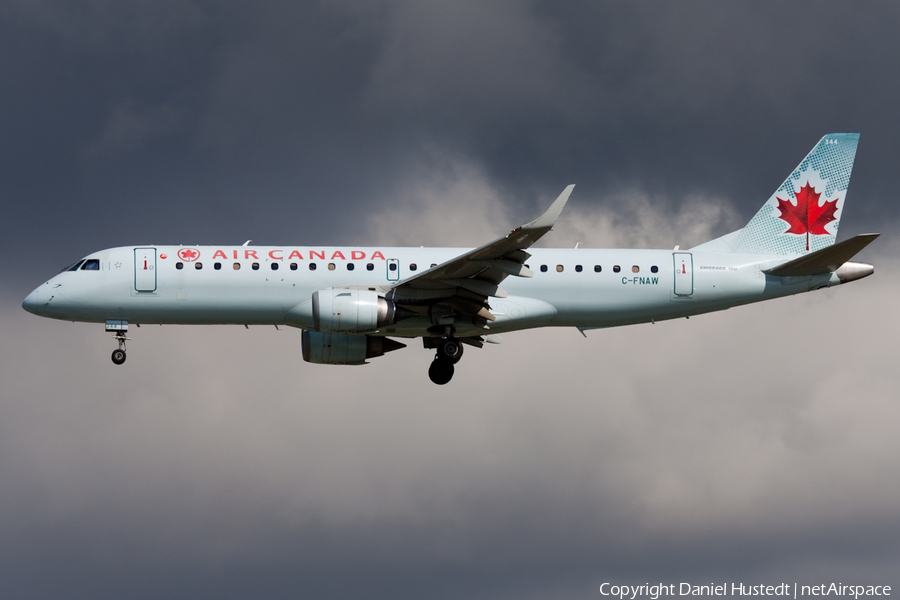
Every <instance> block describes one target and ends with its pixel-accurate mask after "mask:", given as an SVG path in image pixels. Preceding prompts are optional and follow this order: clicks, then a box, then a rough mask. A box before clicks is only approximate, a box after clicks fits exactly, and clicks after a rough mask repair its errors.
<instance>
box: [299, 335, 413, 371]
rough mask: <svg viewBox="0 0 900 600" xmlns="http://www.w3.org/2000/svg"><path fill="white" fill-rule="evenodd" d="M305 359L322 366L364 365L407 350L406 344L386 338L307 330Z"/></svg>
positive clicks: (304, 344)
mask: <svg viewBox="0 0 900 600" xmlns="http://www.w3.org/2000/svg"><path fill="white" fill-rule="evenodd" d="M301 339H302V347H303V360H305V361H306V362H311V363H316V364H320V365H362V364H365V362H366V359H367V358H375V357H376V356H383V355H384V353H385V352H391V351H392V350H399V349H400V348H406V344H401V343H400V342H398V341H395V340H392V339H388V338H385V337H378V336H373V335H354V334H352V333H323V332H320V331H308V330H304V331H303V335H302V336H301Z"/></svg>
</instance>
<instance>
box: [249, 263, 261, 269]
mask: <svg viewBox="0 0 900 600" xmlns="http://www.w3.org/2000/svg"><path fill="white" fill-rule="evenodd" d="M250 268H251V269H253V270H254V271H259V263H253V264H252V265H250Z"/></svg>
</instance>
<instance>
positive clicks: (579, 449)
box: [0, 0, 900, 600]
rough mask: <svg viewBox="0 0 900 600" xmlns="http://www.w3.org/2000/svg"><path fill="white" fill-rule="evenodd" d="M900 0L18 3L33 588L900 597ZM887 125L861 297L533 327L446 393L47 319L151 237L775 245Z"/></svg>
mask: <svg viewBox="0 0 900 600" xmlns="http://www.w3.org/2000/svg"><path fill="white" fill-rule="evenodd" d="M898 24H900V7H898V6H897V4H896V3H894V2H867V3H866V4H865V5H860V4H858V3H845V2H825V1H823V2H815V3H813V2H794V3H789V4H785V3H781V2H774V1H754V2H749V1H747V2H744V1H736V2H729V3H721V2H712V1H710V2H702V1H693V0H692V1H688V2H680V3H666V2H627V3H626V2H592V3H587V2H582V3H578V2H539V1H524V0H523V1H512V0H495V1H492V2H476V1H467V0H460V1H457V2H452V3H450V2H423V1H413V0H408V1H404V0H367V1H365V2H363V1H359V0H334V1H331V2H313V1H308V2H295V3H285V2H275V1H269V0H260V1H258V2H253V3H247V2H234V1H230V0H223V1H219V2H198V1H190V0H177V1H176V0H153V1H152V2H148V1H142V0H141V1H138V0H126V1H124V2H123V1H117V2H111V1H109V0H65V1H63V0H10V1H8V2H5V3H3V4H2V5H0V79H2V82H3V84H2V85H0V107H2V118H0V207H2V214H3V217H2V219H0V234H2V235H0V252H2V254H3V256H4V257H5V260H4V261H2V262H0V277H2V281H3V282H4V284H3V286H2V287H0V334H2V340H3V342H2V344H0V355H2V358H0V382H2V384H0V481H2V482H3V485H0V596H2V597H4V598H23V599H25V598H28V599H31V598H59V597H67V598H76V599H78V598H98V597H117V598H135V599H144V598H163V597H164V598H196V597H216V598H246V597H250V596H252V597H259V598H297V597H316V598H391V599H405V598H416V599H419V598H423V597H428V598H438V599H443V598H447V599H451V598H452V599H456V598H475V599H484V600H495V599H507V598H510V599H511V598H516V599H529V598H548V597H552V598H559V599H563V600H568V599H572V600H576V599H577V600H580V599H585V598H597V597H601V596H600V594H599V590H598V586H599V585H600V584H601V583H603V582H610V583H614V584H626V583H627V584H641V583H646V582H663V583H676V584H677V583H679V582H693V583H695V584H702V583H709V582H711V581H716V582H734V583H740V582H744V583H747V584H749V583H754V584H758V583H770V582H771V583H772V584H777V583H781V582H783V581H786V582H791V583H793V582H798V583H801V584H804V583H807V584H808V583H814V584H817V583H830V582H832V581H833V582H843V583H854V584H865V585H893V586H895V589H896V586H900V569H898V567H897V565H898V564H900V542H898V541H897V540H900V483H898V481H900V478H898V477H897V473H898V472H900V441H898V437H897V435H896V431H897V422H898V418H900V403H898V399H897V397H898V394H897V392H896V390H897V389H898V388H900V372H898V370H897V369H896V366H895V363H896V348H895V346H896V344H895V340H896V339H898V336H900V325H898V321H897V316H896V314H897V312H896V297H897V295H898V293H900V284H898V280H897V277H898V274H900V259H898V258H897V256H898V251H900V242H898V241H896V239H895V236H893V235H892V232H893V231H896V230H897V228H898V225H900V211H898V209H897V207H896V206H897V205H896V202H895V196H896V193H895V191H894V188H895V187H896V184H895V177H896V165H897V161H896V155H897V152H896V147H897V144H896V140H897V139H900V121H898V119H897V118H896V107H897V106H900V77H898V73H900V39H898V37H897V36H896V30H897V28H898ZM831 132H860V134H861V138H860V144H859V150H858V153H857V156H856V164H855V169H854V173H853V177H852V179H851V183H850V189H849V192H848V204H847V205H845V210H844V212H843V216H842V222H841V234H840V236H839V237H840V238H841V239H846V238H847V237H850V236H851V235H855V234H857V233H864V232H871V231H875V232H881V233H883V235H882V237H881V238H879V239H878V240H877V241H876V242H875V243H874V244H872V245H871V246H870V247H869V248H867V249H866V250H864V251H863V253H861V254H860V255H859V257H858V259H859V260H863V261H867V262H871V263H873V264H875V266H876V273H875V275H874V276H873V277H870V278H867V279H865V280H863V281H859V282H854V283H853V284H852V285H847V286H841V287H839V288H836V289H835V288H832V289H829V290H823V291H820V292H817V293H814V294H806V295H801V296H796V297H791V298H785V299H780V300H775V301H772V302H769V303H765V304H761V305H753V306H747V307H741V308H735V309H732V310H728V311H725V312H722V313H715V314H709V315H704V316H700V317H696V318H693V319H690V320H689V321H684V320H682V321H676V322H665V323H658V324H656V325H641V326H631V327H624V328H619V329H612V330H607V331H597V332H591V333H589V334H588V336H587V339H585V338H584V337H582V336H581V335H580V334H579V333H578V332H577V331H575V330H568V329H565V330H537V331H530V332H520V333H515V334H509V335H505V336H504V341H503V343H502V344H500V345H498V346H488V347H486V348H483V349H481V350H474V349H470V350H469V351H468V352H467V353H466V356H465V357H464V359H463V361H462V362H461V363H460V364H459V365H458V366H457V370H456V376H455V378H454V380H453V381H452V382H451V384H449V385H447V386H442V387H438V386H434V385H433V384H431V382H430V381H429V380H428V378H427V375H426V369H427V365H428V363H429V361H430V360H431V353H430V352H429V351H425V350H423V349H422V348H420V347H419V346H417V345H416V344H411V345H410V347H409V348H407V349H406V350H403V351H400V352H394V353H391V354H389V355H386V356H384V357H382V358H378V359H376V360H373V361H372V363H371V364H369V365H367V366H364V367H331V366H322V365H310V364H307V363H304V362H303V361H302V358H301V355H300V335H299V331H296V330H285V328H282V330H281V331H276V330H275V329H274V328H268V327H253V328H250V329H249V330H245V329H244V328H238V327H187V326H184V327H175V326H172V327H146V326H145V327H142V328H141V329H139V330H138V329H135V330H134V331H133V332H131V337H132V338H134V339H133V341H131V342H129V346H128V349H129V360H128V362H127V363H126V364H125V365H123V366H122V367H114V366H113V365H112V364H111V363H110V361H109V352H111V350H112V349H113V347H114V342H113V341H112V340H111V339H109V338H110V336H109V335H108V334H106V333H105V332H104V331H103V330H102V328H101V327H100V326H98V325H90V324H75V323H66V322H57V321H49V320H44V319H40V318H38V317H36V316H34V315H30V314H27V313H25V311H23V310H22V309H21V301H22V299H23V298H24V297H25V296H26V295H27V294H28V292H30V291H31V289H33V288H34V287H36V286H38V285H39V284H41V283H42V282H43V281H45V280H46V279H47V278H48V277H50V276H51V275H53V274H55V273H56V272H57V271H58V270H59V269H60V268H62V267H63V266H65V265H67V264H70V263H72V262H74V261H75V260H77V259H78V258H80V257H82V256H84V255H86V254H88V253H90V252H93V251H96V250H99V249H102V248H107V247H113V246H119V245H135V244H180V243H184V244H240V243H243V242H244V241H246V240H248V239H252V240H253V243H254V244H260V245H285V244H288V245H343V244H348V245H384V246H389V245H414V246H418V245H445V246H460V247H466V246H473V245H479V244H482V243H486V242H488V241H490V240H492V239H494V238H496V237H498V236H500V235H503V234H505V233H506V232H507V231H508V230H509V229H511V228H513V227H515V226H518V225H520V224H522V223H524V222H527V221H529V220H531V219H533V218H534V217H536V216H537V215H539V214H540V213H541V212H542V211H543V210H544V208H545V207H546V206H548V205H549V203H550V202H551V201H552V200H553V199H554V198H555V197H556V196H557V195H558V194H559V192H560V191H562V189H563V188H564V187H565V186H566V185H568V184H570V183H575V184H576V185H577V187H576V189H575V192H574V193H573V195H572V197H571V200H570V201H569V204H568V206H567V207H566V210H565V211H564V212H563V214H562V216H561V218H560V220H559V222H558V224H557V226H556V227H555V229H554V231H553V232H551V233H550V234H548V235H547V236H545V238H544V239H543V240H542V241H541V242H540V245H542V246H549V247H553V246H560V247H571V246H573V245H574V244H575V243H576V242H578V243H581V244H582V245H583V246H588V247H640V248H650V247H656V248H671V247H674V246H675V245H676V244H678V245H681V247H682V248H685V247H690V246H692V245H696V244H699V243H702V242H703V241H706V240H708V239H711V238H713V237H716V236H719V235H722V234H725V233H728V232H729V231H732V230H735V229H738V228H740V227H742V226H743V225H744V224H745V223H746V222H747V221H748V220H749V219H750V217H752V215H753V214H754V213H755V212H756V211H757V210H758V209H759V207H760V206H761V205H762V204H763V202H765V201H766V200H767V199H768V197H769V196H770V195H771V193H772V192H773V191H774V190H775V189H776V188H777V187H778V186H779V185H780V184H781V182H782V181H784V179H785V177H786V176H787V175H788V174H789V173H790V172H791V170H793V168H794V167H795V166H796V165H797V164H798V163H799V162H800V160H801V159H802V158H803V157H804V156H805V154H806V153H807V152H808V151H809V150H810V149H811V148H812V147H813V145H814V144H815V143H816V142H817V141H818V140H819V139H820V138H821V137H822V135H824V134H826V133H831Z"/></svg>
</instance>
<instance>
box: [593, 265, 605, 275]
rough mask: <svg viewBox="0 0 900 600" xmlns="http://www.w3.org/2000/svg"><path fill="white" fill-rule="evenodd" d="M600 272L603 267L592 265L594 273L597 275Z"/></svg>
mask: <svg viewBox="0 0 900 600" xmlns="http://www.w3.org/2000/svg"><path fill="white" fill-rule="evenodd" d="M602 270H603V267H601V266H600V265H594V273H599V272H600V271H602Z"/></svg>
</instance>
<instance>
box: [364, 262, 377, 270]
mask: <svg viewBox="0 0 900 600" xmlns="http://www.w3.org/2000/svg"><path fill="white" fill-rule="evenodd" d="M374 270H375V265H373V264H372V263H369V264H367V265H366V271H374Z"/></svg>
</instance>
